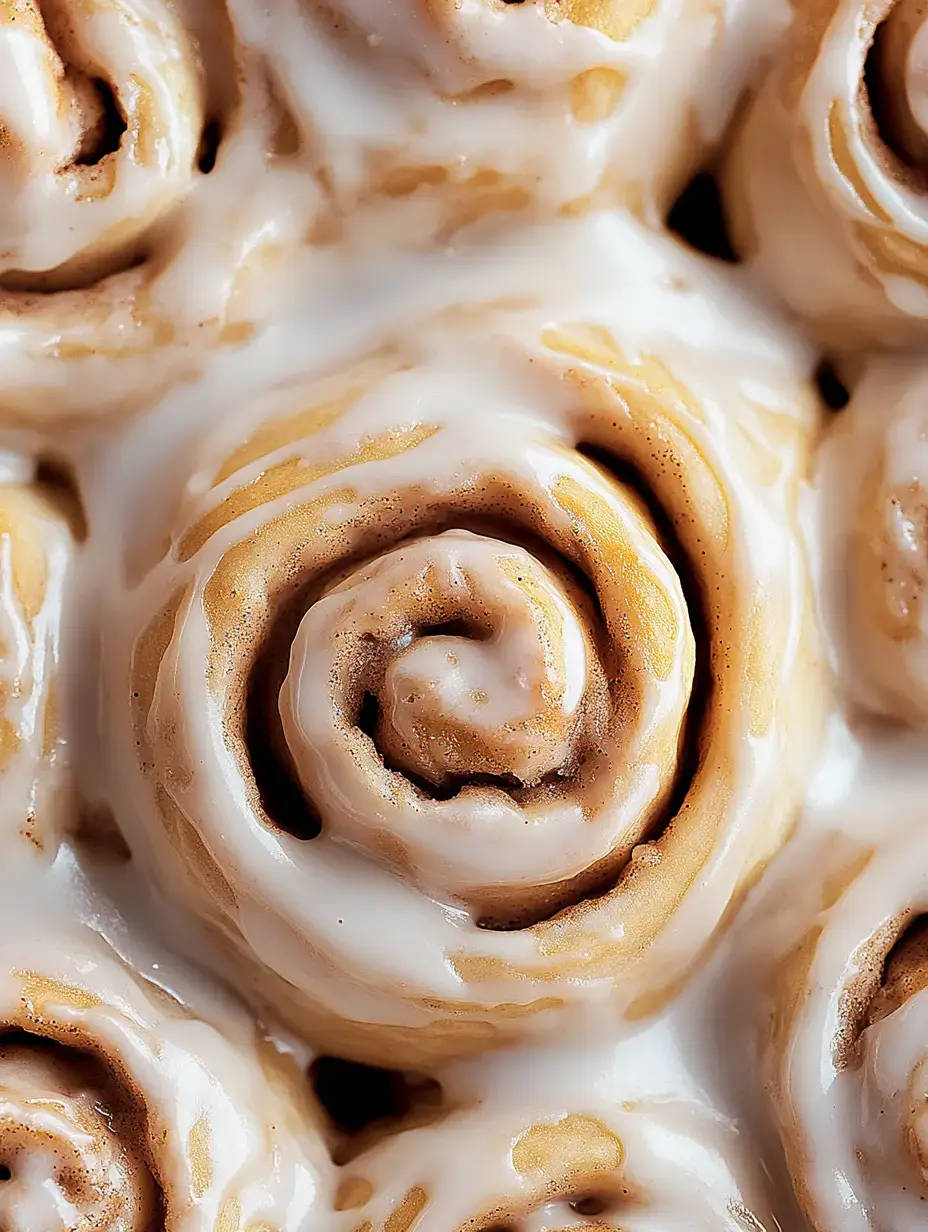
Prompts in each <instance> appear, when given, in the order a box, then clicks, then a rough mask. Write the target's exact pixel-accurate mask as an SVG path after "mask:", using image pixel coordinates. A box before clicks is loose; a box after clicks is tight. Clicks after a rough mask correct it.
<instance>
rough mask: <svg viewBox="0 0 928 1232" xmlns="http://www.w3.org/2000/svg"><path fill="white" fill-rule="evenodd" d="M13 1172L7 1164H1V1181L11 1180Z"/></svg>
mask: <svg viewBox="0 0 928 1232" xmlns="http://www.w3.org/2000/svg"><path fill="white" fill-rule="evenodd" d="M12 1179H13V1173H12V1172H11V1171H10V1170H9V1168H8V1167H7V1166H6V1164H0V1181H11V1180H12Z"/></svg>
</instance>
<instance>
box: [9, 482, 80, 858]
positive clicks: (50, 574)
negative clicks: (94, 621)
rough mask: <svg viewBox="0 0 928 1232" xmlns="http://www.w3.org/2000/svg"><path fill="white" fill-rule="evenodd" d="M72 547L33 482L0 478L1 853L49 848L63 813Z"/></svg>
mask: <svg viewBox="0 0 928 1232" xmlns="http://www.w3.org/2000/svg"><path fill="white" fill-rule="evenodd" d="M73 552H74V545H73V541H72V537H71V533H70V531H69V529H68V526H67V523H66V521H65V519H64V517H63V516H62V514H61V512H60V511H59V510H58V509H57V508H56V507H55V505H54V503H53V502H52V501H51V500H50V499H49V498H48V497H47V496H45V495H44V494H43V493H42V492H41V491H40V490H39V489H38V488H35V487H28V486H23V485H16V484H5V485H0V859H3V860H4V861H8V860H12V859H13V858H14V856H15V855H16V853H17V851H19V850H20V849H21V848H22V847H23V844H24V843H25V844H27V845H28V846H29V847H31V848H34V849H36V850H38V851H39V852H45V853H46V854H48V855H49V856H51V855H53V854H54V851H55V848H56V846H57V839H58V837H59V835H60V833H61V829H62V826H63V824H64V823H65V821H66V820H67V817H68V810H69V800H68V784H67V768H66V765H65V761H66V756H65V741H64V733H63V730H62V724H61V713H60V700H61V699H60V682H59V658H60V653H61V634H62V629H61V625H62V611H63V605H64V603H65V601H66V584H67V581H68V578H69V575H70V568H71V561H72V557H73Z"/></svg>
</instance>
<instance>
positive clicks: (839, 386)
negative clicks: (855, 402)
mask: <svg viewBox="0 0 928 1232" xmlns="http://www.w3.org/2000/svg"><path fill="white" fill-rule="evenodd" d="M815 386H816V388H817V389H818V392H819V396H820V397H821V399H822V401H823V402H824V403H825V405H826V406H827V407H828V409H829V410H831V411H843V410H844V408H845V407H846V406H847V404H848V403H849V402H850V400H851V395H850V393H849V392H848V388H847V386H846V385H845V384H844V382H843V381H842V380H841V378H840V377H839V376H838V373H837V372H836V371H835V368H834V365H833V364H832V363H831V361H830V360H828V359H823V360H822V362H821V363H820V364H819V366H818V367H817V368H816V369H815Z"/></svg>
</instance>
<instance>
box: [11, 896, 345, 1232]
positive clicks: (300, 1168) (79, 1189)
mask: <svg viewBox="0 0 928 1232" xmlns="http://www.w3.org/2000/svg"><path fill="white" fill-rule="evenodd" d="M48 924H49V921H48V919H46V921H45V927H43V928H42V929H41V930H40V931H39V932H38V933H36V934H33V933H32V932H31V930H30V925H29V924H28V923H27V922H26V921H25V920H24V919H23V917H22V915H21V914H20V916H19V918H18V920H17V925H16V927H15V929H14V928H7V929H5V932H4V941H3V942H2V944H0V1031H2V1033H0V1224H2V1226H3V1227H4V1228H5V1229H9V1230H10V1232H37V1229H40V1228H41V1229H42V1230H43V1232H59V1229H60V1232H73V1230H75V1229H83V1228H107V1229H114V1230H118V1232H135V1230H136V1229H138V1230H139V1232H142V1230H143V1229H144V1230H145V1232H148V1230H149V1229H156V1228H157V1229H158V1230H159V1232H160V1230H161V1229H164V1230H165V1232H168V1230H171V1232H173V1230H174V1229H180V1228H184V1229H187V1228H189V1229H191V1230H193V1229H196V1230H200V1229H202V1230H203V1232H207V1230H209V1232H214V1230H220V1229H221V1230H223V1232H225V1230H226V1229H228V1230H229V1232H232V1230H233V1229H245V1228H248V1229H254V1230H255V1232H257V1230H258V1229H264V1228H275V1229H281V1230H282V1232H296V1230H297V1229H300V1230H301V1232H302V1229H304V1228H306V1227H308V1226H310V1225H309V1223H308V1219H309V1218H310V1216H311V1214H312V1212H313V1208H314V1205H315V1203H316V1202H317V1201H322V1202H328V1201H330V1200H331V1199H330V1196H329V1194H328V1190H327V1184H328V1181H327V1175H328V1174H327V1169H328V1168H329V1167H330V1165H329V1163H328V1159H327V1158H326V1156H325V1153H324V1151H323V1149H322V1146H321V1138H320V1137H319V1134H318V1131H317V1129H316V1127H315V1122H314V1120H313V1116H312V1113H311V1112H310V1110H309V1108H308V1105H307V1102H306V1099H305V1096H304V1095H303V1093H302V1088H301V1084H300V1074H299V1071H296V1072H295V1073H294V1075H292V1076H291V1075H290V1074H289V1072H288V1069H287V1066H286V1065H285V1064H284V1063H283V1062H282V1061H281V1060H280V1059H278V1057H277V1054H276V1053H275V1052H274V1051H273V1050H272V1049H271V1047H270V1045H266V1044H262V1043H261V1041H260V1040H259V1039H258V1038H257V1037H256V1035H255V1032H254V1029H253V1028H252V1026H251V1025H250V1023H248V1022H247V1021H246V1020H245V1018H244V1015H242V1016H241V1017H239V1012H235V1013H233V1012H232V1011H231V1010H230V1011H229V1012H228V1013H227V1014H226V1015H225V1019H226V1021H225V1022H224V1023H223V1029H222V1030H220V1029H219V1028H218V1027H216V1026H213V1025H211V1024H210V1023H208V1022H206V1021H198V1020H197V1019H195V1018H194V1017H192V1016H191V1015H190V1014H189V1013H188V1012H187V1011H186V1010H185V1008H184V1006H182V1005H181V1004H180V1003H178V1002H176V1001H175V1000H174V999H173V998H172V997H171V996H170V995H169V994H167V993H166V992H163V991H162V990H161V989H159V988H156V987H154V986H151V985H147V984H146V983H145V982H144V981H142V980H141V979H140V978H138V977H136V976H135V975H133V974H132V973H131V972H130V970H129V969H128V968H127V967H126V966H124V965H123V963H122V962H121V961H120V960H119V959H118V958H117V957H116V955H115V954H114V953H113V952H112V951H111V950H110V949H109V947H108V946H107V945H106V944H105V943H104V942H103V941H102V940H101V938H100V937H99V936H97V935H96V934H93V933H90V932H89V931H88V930H86V929H82V928H76V927H74V926H72V927H70V928H68V929H67V930H66V931H56V928H55V927H54V926H53V927H48ZM24 934H25V935H24ZM14 938H15V939H14Z"/></svg>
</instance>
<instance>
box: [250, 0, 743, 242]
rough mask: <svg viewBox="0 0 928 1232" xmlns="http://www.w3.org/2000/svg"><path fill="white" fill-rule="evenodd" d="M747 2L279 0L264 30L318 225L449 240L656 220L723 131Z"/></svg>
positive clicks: (368, 238)
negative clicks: (488, 229)
mask: <svg viewBox="0 0 928 1232" xmlns="http://www.w3.org/2000/svg"><path fill="white" fill-rule="evenodd" d="M748 8H749V6H748V5H746V4H744V3H742V2H741V0H721V2H716V0H708V2H707V0H528V2H527V3H521V4H512V3H508V4H507V3H502V0H468V2H467V3H465V4H461V3H456V2H452V0H425V2H423V0H400V2H399V3H394V4H391V5H389V6H388V8H387V7H385V6H384V5H383V4H382V3H380V0H335V2H334V3H329V4H326V5H316V4H307V3H304V0H288V2H287V3H284V4H281V5H279V6H277V7H276V8H275V11H274V13H273V14H272V15H271V16H270V17H269V18H268V20H267V30H266V32H265V38H266V39H267V41H268V46H269V47H270V49H271V51H272V58H273V61H274V64H275V68H276V71H277V72H278V73H279V74H280V79H281V82H282V85H283V88H284V90H285V92H286V93H287V95H288V97H289V100H290V103H291V106H292V108H293V111H294V114H295V115H297V116H298V117H301V121H302V126H303V128H304V129H305V131H306V132H307V134H308V137H309V141H310V142H312V143H313V145H314V148H315V149H316V150H317V152H318V173H319V175H320V178H321V180H322V183H323V186H324V191H325V193H326V195H327V197H328V202H329V208H328V209H327V210H324V211H323V212H322V214H321V215H320V217H319V220H318V222H317V225H316V228H315V233H314V234H315V237H316V238H317V240H318V241H319V242H324V241H329V242H331V241H332V240H333V239H335V238H341V237H344V236H345V235H346V234H347V235H349V236H350V237H351V240H352V242H354V243H359V244H362V245H370V244H372V243H375V244H382V242H383V238H384V236H389V237H390V239H391V240H392V241H393V242H400V243H403V244H411V245H421V244H422V243H423V242H428V241H429V240H431V239H435V238H437V239H438V240H440V241H442V242H447V241H450V240H451V239H452V238H453V237H456V236H457V235H458V234H459V233H460V232H462V231H463V230H465V229H466V228H469V227H472V226H474V225H475V224H478V223H480V224H483V225H484V226H492V225H494V224H497V225H498V224H499V223H501V222H502V223H503V224H509V225H511V221H512V220H513V219H514V218H515V219H517V220H518V221H519V222H520V223H521V222H524V221H525V220H526V219H531V218H550V217H552V216H554V215H556V214H558V213H567V214H577V213H581V212H584V211H586V210H588V209H590V208H591V207H593V206H595V205H603V204H605V205H614V204H616V203H617V202H621V203H622V204H624V205H628V206H629V207H630V208H632V209H633V210H634V211H635V212H636V213H638V214H639V215H647V216H648V218H649V220H657V219H658V218H659V217H660V216H661V214H662V212H663V211H664V210H665V209H666V208H667V207H668V206H669V205H670V203H671V201H672V200H673V197H674V195H675V194H676V192H677V191H678V190H679V189H680V188H681V187H682V186H683V184H684V183H685V182H686V179H687V177H688V175H689V174H690V173H691V172H692V171H693V170H694V169H695V167H696V166H697V165H698V163H699V161H700V158H701V157H702V156H703V155H704V154H705V151H706V149H707V148H708V147H709V146H710V145H711V144H712V143H713V142H715V141H717V140H718V139H719V138H720V136H721V133H722V131H723V128H724V124H725V121H726V119H727V117H728V115H729V113H730V111H731V109H732V107H733V105H734V102H735V99H736V97H737V94H738V88H739V82H741V81H742V78H743V77H744V76H746V75H747V71H748V70H747V66H748V64H749V63H750V61H751V53H750V50H749V49H750V47H751V46H752V45H753V43H754V42H755V41H756V42H760V36H759V35H757V36H756V37H755V33H754V31H753V30H751V29H749V28H748V22H747V10H748ZM736 37H737V38H738V39H739V41H740V46H741V49H742V54H741V56H740V57H739V58H738V61H737V64H736V63H735V61H734V58H733V57H730V56H728V55H727V51H728V48H729V46H730V45H733V43H734V40H735V38H736ZM723 61H724V66H723ZM307 63H309V64H310V65H311V66H312V69H311V71H307V68H306V65H307ZM365 207H367V208H365Z"/></svg>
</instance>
